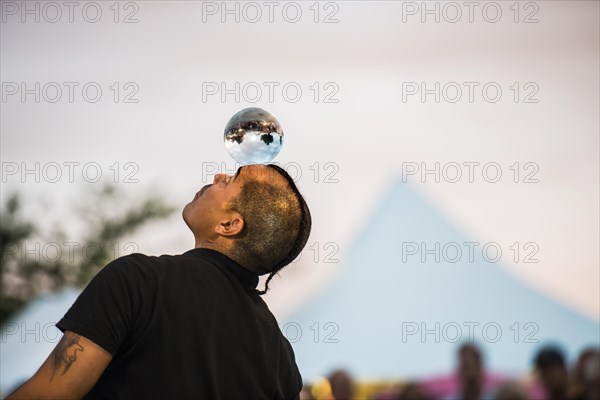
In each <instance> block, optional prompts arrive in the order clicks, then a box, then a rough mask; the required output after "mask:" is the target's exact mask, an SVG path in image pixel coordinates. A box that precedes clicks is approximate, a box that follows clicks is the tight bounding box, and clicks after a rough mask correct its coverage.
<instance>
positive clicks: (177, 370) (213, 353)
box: [56, 249, 302, 399]
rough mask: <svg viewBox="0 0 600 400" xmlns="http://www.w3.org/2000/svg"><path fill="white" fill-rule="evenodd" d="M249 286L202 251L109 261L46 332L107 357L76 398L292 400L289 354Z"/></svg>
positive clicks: (295, 374) (221, 258) (250, 278)
mask: <svg viewBox="0 0 600 400" xmlns="http://www.w3.org/2000/svg"><path fill="white" fill-rule="evenodd" d="M257 284H258V276H257V275H255V274H254V273H252V272H250V271H248V270H247V269H245V268H243V267H242V266H240V265H239V264H237V263H236V262H235V261H233V260H231V259H230V258H228V257H226V256H225V255H223V254H221V253H218V252H216V251H213V250H208V249H193V250H190V251H188V252H186V253H184V254H182V255H176V256H160V257H151V256H145V255H143V254H131V255H128V256H125V257H121V258H119V259H117V260H115V261H113V262H111V263H110V264H108V265H107V266H106V267H104V268H103V269H102V270H100V272H98V274H97V275H96V276H95V277H94V279H92V281H91V282H90V283H89V285H88V286H87V287H86V288H85V290H84V291H83V292H82V293H81V295H80V296H79V298H78V299H77V300H76V301H75V303H74V304H73V306H72V307H71V308H70V309H69V311H68V312H67V313H66V315H65V316H64V318H63V319H61V320H60V321H59V322H58V323H57V324H56V326H57V327H58V328H59V329H60V330H61V331H65V330H69V331H72V332H75V333H77V334H79V335H82V336H85V337H86V338H88V339H90V340H91V341H93V342H94V343H96V344H97V345H99V346H101V347H102V348H104V349H106V350H107V351H108V352H109V353H111V354H112V355H113V359H112V361H111V362H110V364H109V365H108V367H107V368H106V370H105V371H104V373H103V374H102V376H101V377H100V379H99V381H98V383H97V384H96V385H95V386H94V387H93V388H92V390H91V391H90V392H89V393H88V395H87V397H86V398H90V399H121V398H123V399H133V398H143V399H150V398H162V399H188V398H196V399H198V398H201V399H296V398H298V395H299V393H300V390H301V388H302V379H301V376H300V373H299V371H298V367H297V366H296V362H295V359H294V353H293V351H292V347H291V346H290V344H289V342H288V341H287V339H286V338H285V337H284V336H283V334H282V333H281V331H280V329H279V327H278V325H277V321H276V320H275V317H274V316H273V314H272V313H271V311H269V309H268V307H267V305H266V304H265V302H264V301H263V300H262V298H261V297H260V296H259V295H258V294H255V293H253V292H252V290H253V289H254V288H256V285H257Z"/></svg>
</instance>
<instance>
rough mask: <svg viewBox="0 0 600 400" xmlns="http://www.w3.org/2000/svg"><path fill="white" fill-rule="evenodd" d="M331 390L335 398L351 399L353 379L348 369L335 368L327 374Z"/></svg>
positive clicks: (336, 399)
mask: <svg viewBox="0 0 600 400" xmlns="http://www.w3.org/2000/svg"><path fill="white" fill-rule="evenodd" d="M329 382H330V383H331V392H332V393H333V397H334V398H335V400H351V399H353V398H354V379H352V375H350V373H349V372H348V371H345V370H341V369H338V370H335V371H333V372H332V373H331V374H330V375H329Z"/></svg>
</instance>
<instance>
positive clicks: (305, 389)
mask: <svg viewBox="0 0 600 400" xmlns="http://www.w3.org/2000/svg"><path fill="white" fill-rule="evenodd" d="M300 400H315V397H314V396H313V395H312V390H311V387H310V386H309V385H308V386H307V385H304V386H302V390H301V391H300Z"/></svg>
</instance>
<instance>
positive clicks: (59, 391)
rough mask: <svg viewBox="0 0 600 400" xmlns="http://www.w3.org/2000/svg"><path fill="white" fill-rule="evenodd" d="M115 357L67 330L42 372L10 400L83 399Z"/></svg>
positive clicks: (20, 388) (45, 362) (43, 366)
mask: <svg viewBox="0 0 600 400" xmlns="http://www.w3.org/2000/svg"><path fill="white" fill-rule="evenodd" d="M110 360H112V355H111V354H110V353H108V352H107V351H106V350H104V349H103V348H101V347H100V346H98V345H96V344H95V343H94V342H92V341H91V340H89V339H86V338H85V337H84V336H81V335H78V334H76V333H73V332H71V331H65V334H64V335H63V337H62V338H61V339H60V342H58V344H57V345H56V347H55V348H54V350H53V351H52V353H51V354H50V355H49V356H48V358H47V359H46V361H44V363H43V364H42V366H41V367H40V369H39V370H38V371H37V372H36V373H35V375H33V376H32V377H31V378H30V379H29V380H28V381H27V382H25V383H24V384H23V385H22V386H20V387H19V388H18V389H17V390H16V391H15V392H14V393H12V394H11V395H10V396H8V397H7V398H6V400H16V399H31V398H36V399H80V398H82V397H83V396H85V395H86V394H87V393H88V392H89V391H90V389H91V388H92V387H93V386H94V385H95V384H96V382H98V379H100V376H101V375H102V373H103V372H104V370H105V369H106V367H107V366H108V364H109V363H110Z"/></svg>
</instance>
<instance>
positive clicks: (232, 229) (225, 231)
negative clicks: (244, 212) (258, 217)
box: [215, 212, 244, 236]
mask: <svg viewBox="0 0 600 400" xmlns="http://www.w3.org/2000/svg"><path fill="white" fill-rule="evenodd" d="M242 229H244V219H243V218H242V216H241V215H240V214H238V213H236V212H233V213H231V214H230V215H229V216H228V217H227V218H226V219H222V220H221V221H220V222H219V224H218V225H217V226H216V227H215V232H216V233H218V234H219V235H221V236H235V235H237V234H239V233H241V232H242Z"/></svg>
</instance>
